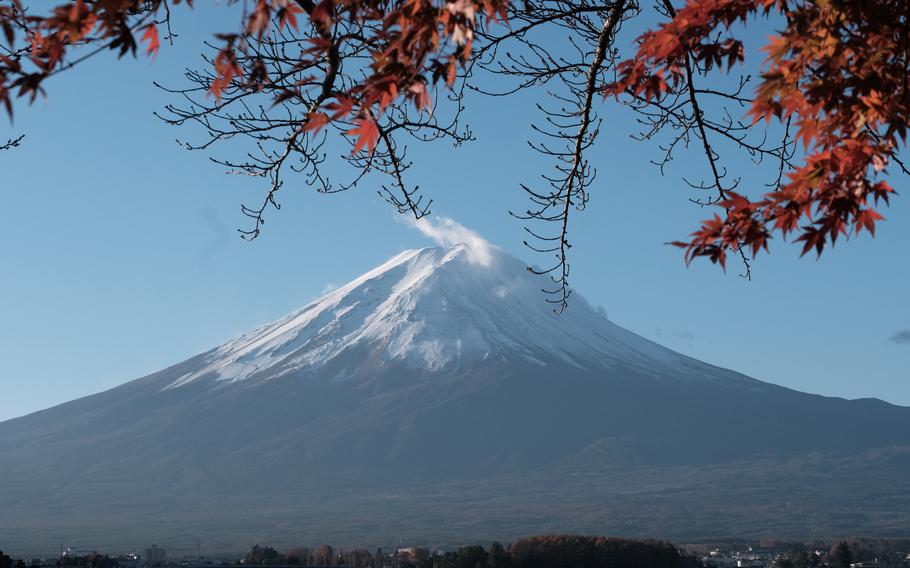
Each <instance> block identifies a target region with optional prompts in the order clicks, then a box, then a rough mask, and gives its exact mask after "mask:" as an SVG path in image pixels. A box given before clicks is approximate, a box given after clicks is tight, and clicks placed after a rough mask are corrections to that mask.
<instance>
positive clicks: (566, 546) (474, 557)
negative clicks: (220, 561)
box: [244, 535, 701, 568]
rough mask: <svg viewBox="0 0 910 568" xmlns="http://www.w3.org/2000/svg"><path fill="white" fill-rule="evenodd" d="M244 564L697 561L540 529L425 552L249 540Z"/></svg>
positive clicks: (487, 566) (671, 566)
mask: <svg viewBox="0 0 910 568" xmlns="http://www.w3.org/2000/svg"><path fill="white" fill-rule="evenodd" d="M244 564H247V565H257V566H269V565H291V566H293V565H302V566H349V567H353V568H368V567H369V568H381V567H383V566H411V567H414V568H695V567H700V566H701V562H700V561H699V560H698V559H697V558H695V557H693V556H690V555H688V554H686V553H684V552H682V551H680V550H679V549H678V548H676V547H675V546H673V545H672V544H670V543H666V542H662V541H654V540H630V539H623V538H606V537H591V536H578V535H545V536H535V537H529V538H523V539H520V540H517V541H516V542H514V543H512V544H511V545H502V544H500V543H497V542H494V543H493V544H492V545H490V546H489V547H488V548H485V547H483V546H481V545H471V546H463V547H460V548H458V549H457V550H453V551H449V552H445V553H437V554H430V552H429V551H428V550H426V549H421V548H412V549H402V550H399V551H397V552H395V553H392V554H383V553H382V551H381V550H378V551H377V552H376V554H371V553H370V552H369V551H367V550H363V549H351V550H338V551H336V550H334V549H332V547H331V546H327V545H321V546H319V547H317V548H315V549H313V550H310V549H308V548H295V549H290V550H287V551H285V552H283V553H279V552H278V551H277V550H275V549H273V548H271V547H268V546H258V545H257V546H254V547H253V548H252V549H251V550H250V552H249V553H248V554H247V555H246V558H245V559H244Z"/></svg>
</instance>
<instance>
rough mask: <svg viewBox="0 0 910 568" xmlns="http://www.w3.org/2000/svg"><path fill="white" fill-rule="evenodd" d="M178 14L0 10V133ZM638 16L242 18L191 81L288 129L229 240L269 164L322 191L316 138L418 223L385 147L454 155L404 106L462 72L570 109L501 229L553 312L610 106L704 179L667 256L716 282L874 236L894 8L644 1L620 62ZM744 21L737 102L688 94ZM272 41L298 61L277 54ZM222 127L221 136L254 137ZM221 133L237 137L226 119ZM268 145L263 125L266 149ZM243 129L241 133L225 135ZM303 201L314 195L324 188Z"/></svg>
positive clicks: (130, 8)
mask: <svg viewBox="0 0 910 568" xmlns="http://www.w3.org/2000/svg"><path fill="white" fill-rule="evenodd" d="M179 3H180V0H171V1H169V0H141V1H140V0H74V1H70V2H65V3H63V4H61V5H59V6H57V7H55V8H53V9H52V10H50V11H49V12H47V13H40V14H39V13H36V12H35V11H34V10H35V9H37V6H27V5H25V4H24V0H12V1H9V2H4V3H3V4H0V28H2V32H3V37H4V41H5V44H3V45H2V46H0V47H2V49H0V103H2V104H3V106H4V107H5V109H6V111H7V113H9V114H10V115H12V113H13V103H14V101H15V100H16V98H18V97H21V98H24V99H26V100H34V99H35V97H36V96H38V95H42V94H44V93H45V91H46V88H45V84H46V82H47V79H48V78H49V77H51V76H53V75H54V74H56V73H58V72H60V71H62V70H65V69H68V68H70V67H72V66H73V65H75V64H77V63H78V62H79V61H81V60H82V59H84V58H86V57H90V56H92V55H94V54H95V53H100V52H102V51H107V50H114V51H115V52H116V53H117V54H118V55H120V56H123V55H125V54H135V53H137V52H138V51H141V52H143V53H145V54H147V55H148V56H151V57H154V56H155V54H156V53H157V52H158V51H159V49H161V46H162V40H163V39H164V38H170V32H169V31H168V30H169V25H170V17H171V9H172V8H174V7H175V6H172V5H171V4H173V5H177V4H179ZM186 4H189V5H191V0H186ZM180 8H182V9H184V10H186V9H188V8H185V7H180ZM640 10H641V8H640V7H639V6H638V5H637V4H636V3H634V2H627V1H625V0H612V1H609V2H603V3H596V2H589V1H588V0H582V1H579V2H574V3H562V2H546V1H541V0H524V1H522V2H509V1H508V0H391V1H389V0H320V1H318V2H315V1H314V0H255V1H254V2H253V3H251V4H250V6H249V9H248V10H246V11H245V15H244V20H243V21H242V22H240V25H239V26H238V30H236V31H234V32H226V33H224V34H221V35H219V36H218V38H217V39H218V42H219V43H218V46H219V47H218V48H217V52H216V53H215V54H214V55H213V56H212V57H211V58H210V63H211V66H212V69H211V70H210V72H209V73H207V74H199V75H197V76H196V78H197V80H198V82H199V84H200V85H203V86H204V87H205V89H204V90H207V92H208V94H209V97H210V98H211V100H212V101H214V102H215V106H217V108H218V109H219V110H220V109H221V108H222V107H223V106H228V105H229V104H230V103H231V102H233V101H236V100H239V99H241V98H242V97H244V96H246V95H247V94H251V93H253V94H255V93H259V94H266V95H268V96H269V97H271V100H272V104H273V106H275V107H282V108H285V109H287V110H288V115H289V116H291V120H287V119H282V120H283V122H281V123H280V125H279V126H280V128H281V129H282V132H283V133H282V134H281V135H280V136H279V135H275V136H274V137H273V138H266V140H267V141H270V142H276V143H277V145H278V146H279V147H280V148H279V149H278V150H275V151H274V152H272V151H268V152H265V153H264V156H263V157H262V158H260V159H259V161H258V162H252V163H247V164H240V166H239V167H240V168H241V169H246V170H247V171H248V172H251V173H254V174H255V175H260V176H263V177H268V178H269V179H270V180H271V185H270V191H269V193H268V196H267V198H266V199H265V201H264V203H263V206H262V207H261V208H254V209H246V208H245V212H246V213H247V214H248V215H250V216H251V217H253V218H255V220H256V226H255V229H254V230H252V231H249V232H247V234H248V235H252V236H253V237H255V236H256V235H257V234H258V232H259V227H260V225H261V223H262V222H263V219H262V211H263V209H264V208H265V206H266V205H269V204H272V205H275V206H277V203H276V202H275V201H274V194H275V192H276V191H277V190H278V188H280V187H281V184H282V180H281V173H280V172H281V171H282V165H283V164H284V162H285V159H286V158H287V157H288V156H289V155H291V154H293V153H297V154H300V155H301V156H302V158H301V159H302V160H303V162H304V165H303V166H301V167H300V170H301V171H306V172H308V182H309V183H313V184H317V185H318V184H319V183H323V184H324V181H323V177H322V176H321V174H320V173H319V172H318V167H317V166H318V163H319V159H318V158H317V157H316V155H317V153H316V152H315V151H312V150H311V148H312V147H311V146H310V145H309V144H311V143H312V141H313V140H316V138H315V137H316V136H319V135H324V133H325V131H326V130H327V129H328V128H329V127H334V128H336V129H337V130H338V131H339V132H340V133H341V134H342V136H344V137H345V138H347V139H349V140H350V141H351V152H352V155H356V156H359V157H356V158H353V159H352V160H353V161H352V163H354V164H355V165H356V167H358V168H361V169H363V170H364V171H367V170H370V169H371V168H373V169H375V168H379V169H380V170H381V171H382V172H383V173H385V174H387V175H389V176H391V177H392V178H393V179H394V184H393V185H394V187H393V188H391V189H385V191H386V193H387V194H388V196H389V200H390V201H392V202H393V204H394V205H396V207H398V209H399V210H400V211H403V212H407V211H409V212H410V213H412V214H414V215H415V216H417V217H419V216H421V215H423V214H426V212H427V206H426V204H425V203H424V204H422V203H421V202H419V201H417V200H416V199H415V198H414V195H415V191H416V188H410V187H409V186H408V185H407V183H406V182H405V181H404V176H403V174H404V171H405V170H406V169H407V162H406V160H405V159H404V158H403V156H402V155H401V154H402V152H401V149H400V147H399V144H398V143H397V142H396V138H395V136H397V135H398V133H397V132H396V131H398V130H403V131H406V132H410V133H411V134H413V135H415V137H416V138H418V139H419V140H423V139H426V137H423V136H424V135H422V134H419V133H420V132H430V133H432V136H436V135H437V134H438V135H440V136H442V135H450V136H452V137H453V138H454V140H455V142H456V143H460V142H461V141H463V140H467V139H469V138H470V136H469V135H467V134H454V132H453V131H448V130H447V129H448V128H449V126H447V125H442V126H440V125H439V124H436V123H433V122H430V121H425V122H421V121H420V120H415V119H414V118H413V116H412V115H409V114H408V111H407V107H410V108H411V109H413V111H415V112H417V113H419V114H420V116H423V117H427V116H435V115H434V113H436V112H437V109H436V108H434V104H439V103H437V102H436V101H438V100H439V93H440V92H448V93H450V94H452V95H454V96H453V97H451V98H453V100H455V101H456V102H455V103H454V104H455V105H457V107H458V109H459V110H460V108H461V107H460V105H461V100H462V99H461V93H462V92H463V89H464V87H465V85H467V86H468V87H469V88H470V87H473V88H475V90H478V91H483V90H484V89H483V85H480V86H479V87H478V83H476V81H477V80H476V78H475V77H476V76H477V71H478V70H479V69H486V70H488V71H489V72H490V73H492V74H495V75H500V76H505V77H507V78H512V79H515V80H516V81H517V84H518V86H517V87H516V88H515V90H516V91H517V90H519V89H528V88H541V89H543V88H545V86H546V85H549V84H550V83H551V82H552V80H553V79H554V78H558V79H561V80H562V81H563V84H564V85H565V86H566V90H567V93H568V94H567V95H565V98H563V99H560V100H561V101H562V102H564V103H568V104H569V105H570V106H571V108H570V109H569V110H565V109H562V110H560V111H551V114H548V115H546V117H547V120H548V122H549V124H550V125H551V127H553V128H555V130H556V132H555V133H547V136H551V137H552V138H555V139H556V140H558V141H560V142H561V143H564V146H565V149H562V150H560V149H557V150H553V149H551V147H550V146H547V145H539V147H538V149H539V150H540V151H541V153H542V154H544V155H545V156H546V157H547V158H550V159H553V160H554V161H555V168H556V172H557V173H556V174H554V175H552V176H550V175H549V174H548V175H547V176H545V178H544V179H546V180H548V182H549V188H548V189H546V190H538V189H534V188H526V190H527V191H528V194H529V197H530V200H531V202H532V207H531V208H529V209H528V210H527V212H526V213H525V214H519V215H517V216H519V217H521V218H523V219H528V220H530V221H531V222H546V223H555V225H556V227H557V229H556V230H555V232H554V233H552V234H542V233H540V232H539V231H537V230H536V229H532V228H529V233H530V234H531V235H532V236H533V237H534V238H535V239H536V242H538V243H541V244H538V245H533V244H531V245H529V246H531V247H532V248H534V249H535V250H539V251H541V252H544V253H547V254H553V255H555V256H556V258H557V264H556V265H555V266H553V267H552V268H548V269H546V270H544V272H547V273H550V274H551V276H552V277H553V281H554V283H555V286H556V290H554V291H553V292H554V294H556V296H557V298H556V300H554V302H555V303H558V304H559V305H560V307H564V305H565V300H566V298H567V297H568V293H569V289H568V263H567V262H566V255H567V251H568V249H569V247H570V245H569V241H568V237H567V234H568V226H569V223H568V221H569V215H570V211H571V210H575V209H580V208H583V206H584V204H585V203H586V201H587V187H588V186H589V184H590V183H591V182H592V181H593V178H594V175H593V174H594V170H593V166H592V165H591V164H590V163H589V161H588V158H587V155H588V154H589V152H588V149H589V147H590V146H591V145H592V144H593V143H594V140H595V138H596V137H597V133H598V132H599V128H598V125H599V122H598V119H597V118H596V109H595V107H596V106H598V105H605V104H609V102H610V101H612V100H618V101H620V102H622V103H624V104H626V105H628V106H629V107H631V108H632V109H633V110H635V111H636V112H638V113H641V114H642V116H644V117H646V120H645V122H646V123H647V124H649V125H651V126H650V127H649V128H650V131H647V132H645V133H643V135H642V136H641V138H644V139H650V138H651V137H652V136H653V135H654V133H655V132H657V131H659V130H661V129H664V128H666V127H667V125H671V126H672V127H673V128H676V129H677V130H681V131H682V134H680V135H678V136H677V138H676V139H675V141H674V142H673V143H672V144H670V145H669V146H668V147H669V148H670V149H671V150H672V149H673V148H674V147H675V146H676V143H677V142H678V141H679V140H684V141H685V143H686V144H688V142H689V140H696V141H697V144H696V146H700V147H702V148H703V150H704V157H705V160H706V172H707V174H706V179H707V181H706V182H704V183H702V184H699V185H698V188H700V189H704V190H709V191H710V192H711V197H709V198H707V199H702V200H699V201H700V202H702V203H706V204H710V205H713V206H716V208H717V209H716V214H714V215H712V216H711V218H710V219H708V220H706V221H705V222H703V223H702V224H701V226H700V227H699V228H698V229H697V230H696V231H695V232H693V233H692V234H691V236H690V238H688V239H686V240H681V241H677V242H675V243H674V244H675V245H677V246H679V247H682V248H683V249H685V254H686V259H687V261H691V260H692V259H694V258H697V257H707V258H709V259H710V260H711V261H713V262H716V263H719V264H720V265H722V266H726V262H727V258H728V256H729V255H730V254H731V253H733V254H735V255H736V256H738V257H740V258H741V259H742V261H743V262H744V263H745V266H746V272H747V273H748V268H749V261H750V260H751V259H752V258H753V257H754V256H755V255H756V254H757V253H759V252H760V251H762V250H768V247H769V241H770V240H771V239H772V238H773V237H774V236H775V235H779V236H781V237H784V238H790V239H792V240H795V241H797V242H800V243H802V252H803V254H805V253H806V252H809V251H816V252H817V253H818V254H821V252H822V251H823V250H824V248H825V246H826V245H828V244H834V243H835V242H836V241H837V239H838V238H847V237H849V236H851V235H854V234H859V233H861V232H863V231H867V232H869V233H871V234H874V232H875V228H876V223H877V222H878V221H881V220H882V219H883V216H882V215H881V213H880V212H879V211H878V210H877V209H876V207H878V206H880V204H882V203H885V204H887V203H888V200H889V198H890V197H891V196H892V195H893V194H894V189H893V188H892V186H891V185H889V183H888V181H887V178H888V175H889V174H890V173H892V172H894V171H895V170H902V171H904V172H905V173H906V170H905V168H904V166H903V163H902V162H901V161H900V158H899V156H898V151H899V150H901V149H902V148H903V146H904V144H905V141H906V131H907V113H908V104H910V94H908V80H910V79H908V77H910V69H908V66H910V63H908V62H910V53H908V51H910V21H908V5H907V2H906V1H898V0H882V1H878V2H855V1H848V0H815V1H796V0H789V1H788V0H687V1H686V2H685V3H680V5H678V6H675V5H674V4H673V3H672V2H670V0H664V1H662V2H658V10H659V12H660V14H661V15H662V17H663V22H662V23H660V24H659V25H657V26H656V27H655V28H653V29H651V30H650V31H647V32H646V33H644V34H643V35H641V36H640V37H639V38H638V39H637V43H635V45H636V47H635V48H634V49H633V50H632V51H631V52H629V53H625V54H623V53H621V50H620V49H619V48H617V47H616V46H617V45H619V43H618V42H617V41H616V37H617V35H618V34H619V33H620V30H621V27H622V23H623V22H624V21H626V20H628V19H630V18H633V17H636V16H638V14H639V13H640ZM759 20H766V21H768V22H771V23H772V28H773V29H775V30H776V31H774V32H773V34H772V35H771V36H770V37H769V38H768V39H767V43H766V45H765V46H764V47H763V51H764V55H763V57H764V58H765V61H764V64H763V65H762V67H761V74H760V77H759V78H758V80H757V82H756V83H755V84H754V86H752V84H751V83H750V84H748V85H747V84H746V83H747V81H746V80H743V81H742V83H741V85H740V89H738V90H734V91H733V92H726V93H725V92H721V90H720V89H713V88H711V87H710V85H709V87H705V86H703V85H702V84H701V83H699V82H705V81H711V80H712V79H711V78H712V76H714V75H712V74H717V73H723V74H728V73H731V72H733V73H735V72H736V69H737V68H738V67H739V66H741V65H742V64H743V63H744V61H745V58H746V55H747V54H746V46H745V44H744V42H743V41H741V40H740V39H738V38H737V32H738V31H740V32H741V31H742V30H744V29H749V26H753V25H755V23H756V22H757V21H759ZM546 26H559V27H558V29H559V30H560V34H563V33H564V32H566V31H568V33H569V43H567V44H566V45H562V46H538V45H536V44H535V43H534V41H533V40H530V39H528V37H530V36H529V35H528V34H531V33H533V32H535V31H536V30H538V29H543V28H545V27H546ZM563 35H564V34H563ZM563 35H559V34H556V35H554V36H552V37H563ZM292 41H294V42H297V43H299V44H300V45H302V46H303V47H302V48H301V49H300V50H299V51H294V52H288V51H287V50H286V46H287V45H289V44H290V43H291V42H292ZM551 41H555V40H552V39H551ZM509 42H511V43H509ZM507 45H512V46H515V47H517V48H520V49H522V50H524V51H523V54H522V55H515V54H514V53H512V52H510V51H508V50H507V49H506V47H505V46H507ZM568 46H573V48H577V51H578V53H579V55H578V58H579V59H580V62H574V61H572V62H567V60H566V59H565V58H559V57H556V56H552V55H550V54H549V51H553V52H558V51H559V50H560V49H567V47H568ZM579 46H581V47H579ZM551 47H552V49H551ZM276 60H277V61H278V62H279V63H280V64H279V63H276ZM289 77H293V80H289V79H288V78H289ZM696 83H698V84H696ZM547 88H549V87H547ZM743 88H745V90H742V89H743ZM511 92H514V91H511ZM499 94H508V92H506V93H499ZM706 97H719V98H720V100H721V101H727V102H734V103H738V104H740V105H741V107H742V113H741V114H742V115H743V117H742V122H740V121H739V119H730V120H727V121H724V120H715V119H712V118H711V116H709V115H710V112H711V109H713V108H715V107H716V104H715V105H713V106H712V105H709V104H705V103H703V102H702V101H703V100H704V99H705V98H706ZM213 108H214V107H213ZM212 112H214V111H212ZM263 113H264V114H263V117H265V111H263ZM212 116H215V117H218V116H223V115H217V114H209V115H206V116H204V117H202V118H200V117H199V116H193V115H189V114H179V115H178V116H177V118H175V119H173V121H172V122H173V123H175V124H183V123H184V122H186V121H188V120H197V121H198V122H200V123H202V124H205V125H207V127H209V128H210V124H211V123H210V119H211V118H212ZM239 116H240V117H241V120H240V121H239V123H240V124H244V121H246V122H247V123H249V124H251V125H252V124H254V123H255V120H267V117H265V118H261V119H259V118H255V117H252V118H251V117H248V116H246V115H243V114H242V113H241V115H239ZM230 120H231V121H232V124H236V123H238V120H237V119H236V117H232V118H230ZM453 124H454V123H453ZM273 127H274V124H272V123H269V129H268V131H269V132H271V131H272V128H273ZM770 127H776V128H777V130H778V131H779V132H781V133H782V137H781V139H780V142H779V143H777V144H775V145H773V146H770V147H769V146H768V145H767V144H766V142H765V141H764V140H763V141H762V142H760V143H755V144H753V143H752V142H749V141H747V139H746V134H747V133H748V132H750V131H751V130H752V129H756V128H765V129H768V128H770ZM257 128H258V129H259V131H257V130H256V129H257ZM263 129H264V127H262V126H261V125H257V126H256V127H255V128H254V127H253V126H250V127H249V128H248V129H247V131H245V132H244V133H246V134H251V133H257V134H258V132H261V131H262V130H263ZM767 131H768V130H766V132H767ZM440 133H441V134H440ZM230 134H236V132H234V131H231V132H230ZM432 136H427V137H432ZM216 138H218V136H216ZM254 139H256V140H258V142H257V144H260V143H261V141H262V140H263V138H262V136H261V135H260V137H259V138H258V139H257V138H255V137H254ZM718 142H727V143H732V144H733V146H734V147H738V148H740V149H741V150H743V151H745V152H748V153H749V154H750V155H753V156H756V155H757V156H760V157H768V158H771V159H774V160H775V161H777V162H778V164H779V165H778V167H777V171H778V176H777V179H776V181H775V182H774V183H772V184H770V189H762V188H761V187H759V188H740V187H738V186H737V185H736V184H735V183H731V182H730V181H728V180H727V179H726V178H725V176H724V173H723V172H724V170H723V167H722V166H721V164H720V154H719V152H718V150H717V146H716V144H717V143H718ZM532 146H533V144H532ZM669 152H670V150H668V151H667V156H668V158H669ZM358 179H359V178H358ZM323 189H325V190H326V191H330V190H329V189H328V186H327V185H324V186H323Z"/></svg>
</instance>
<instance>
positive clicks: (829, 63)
mask: <svg viewBox="0 0 910 568" xmlns="http://www.w3.org/2000/svg"><path fill="white" fill-rule="evenodd" d="M906 8H907V4H906V2H903V1H882V2H849V1H836V0H826V1H816V2H787V1H784V0H690V1H689V2H688V3H687V4H686V5H685V6H684V7H683V8H681V9H680V10H679V11H678V12H677V13H676V15H675V17H674V18H673V19H672V20H671V21H670V22H667V23H665V24H663V25H662V26H660V28H658V29H656V30H653V31H649V32H647V33H645V34H644V35H642V36H641V38H640V40H639V45H638V50H637V53H636V54H635V56H634V57H633V58H631V59H629V60H626V61H623V62H622V63H620V64H619V65H618V67H617V71H618V78H617V80H616V81H615V82H613V83H610V84H608V85H607V86H606V87H605V92H606V93H607V94H610V95H615V96H621V95H623V94H631V95H632V96H638V97H642V98H644V99H646V100H652V99H655V98H657V97H660V96H662V95H664V94H665V93H667V92H672V91H674V90H676V89H679V88H681V85H682V84H683V83H684V82H685V81H686V73H685V68H686V65H687V61H688V60H691V61H692V62H694V63H695V64H701V65H702V66H703V67H705V68H711V67H712V66H717V67H722V66H726V67H727V68H730V67H732V66H734V65H736V64H738V63H741V62H742V61H743V46H742V43H741V42H740V41H738V40H736V39H735V38H732V37H724V38H721V36H722V35H723V33H729V29H730V27H731V26H733V25H734V24H735V23H744V24H745V23H748V21H749V19H750V18H752V17H755V16H756V15H768V14H769V13H770V14H774V15H777V16H780V17H781V19H782V21H784V22H786V25H785V27H784V29H783V30H781V31H780V32H778V33H777V34H776V35H775V36H773V37H771V38H770V39H769V42H768V44H767V46H766V47H765V48H764V51H765V52H766V53H767V60H766V62H765V68H764V69H763V72H762V74H761V82H760V83H759V85H758V86H757V88H756V92H755V97H754V99H753V100H752V101H751V106H750V108H749V111H748V116H749V118H750V120H751V121H752V122H753V123H759V122H762V121H764V122H771V121H779V122H781V123H786V124H787V125H788V126H789V125H792V126H793V127H794V128H795V133H794V139H795V141H796V142H798V143H801V146H802V151H803V157H802V163H800V164H795V165H794V167H793V168H792V169H790V170H789V171H787V172H785V179H784V181H783V182H782V183H780V184H779V187H777V188H775V190H774V191H771V192H768V193H765V194H764V195H762V196H760V197H758V198H755V199H750V198H748V197H746V196H745V195H742V194H740V193H737V192H734V191H732V190H723V189H721V195H720V198H719V199H718V200H717V201H716V204H717V205H718V206H720V207H722V208H723V209H724V210H725V211H724V213H723V214H719V215H715V216H714V217H713V218H711V219H709V220H707V221H705V222H704V223H703V224H702V225H701V227H700V228H699V229H698V230H697V231H695V232H694V233H693V234H692V238H691V239H690V240H689V241H686V242H676V243H674V244H676V245H677V246H680V247H683V248H684V249H685V250H686V258H687V261H691V260H692V259H693V258H696V257H701V256H704V257H708V258H710V259H711V261H713V262H716V263H720V264H721V265H724V264H725V259H726V256H727V253H728V252H729V251H731V250H734V251H741V250H742V249H748V250H749V252H750V254H751V255H753V256H754V255H755V254H756V253H757V252H759V251H761V250H767V249H768V241H769V240H770V239H771V238H772V236H773V234H774V233H780V234H781V235H782V236H784V237H787V236H790V235H795V240H796V241H798V242H802V243H803V251H802V252H803V254H805V253H807V252H809V251H811V250H815V251H816V252H817V253H818V254H821V253H822V251H823V250H824V248H825V246H826V243H830V244H834V243H835V242H836V241H837V239H838V237H839V236H844V237H848V236H849V235H850V234H851V233H854V234H859V233H860V232H862V231H864V230H865V231H868V232H869V233H871V234H873V235H874V233H875V224H876V221H880V220H882V219H883V216H882V215H881V214H880V213H879V212H878V211H876V209H875V205H876V204H878V203H879V202H885V203H887V202H888V199H889V196H890V195H891V194H893V193H894V189H893V188H892V187H891V185H889V183H888V182H887V181H886V180H885V179H881V178H882V176H884V175H885V174H886V173H887V166H888V165H889V162H891V161H895V160H897V157H896V156H895V151H896V150H897V149H898V148H900V147H901V146H902V145H904V143H905V142H906V131H907V119H908V111H910V107H908V104H910V94H908V87H910V85H908V76H910V75H908V73H910V68H908V65H910V57H908V56H910V41H908V38H910V21H908V18H907V16H906ZM899 14H902V15H899ZM722 32H723V33H722ZM898 164H899V165H900V167H901V169H903V165H902V164H900V162H898Z"/></svg>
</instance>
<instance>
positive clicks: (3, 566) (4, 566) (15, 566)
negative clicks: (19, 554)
mask: <svg viewBox="0 0 910 568" xmlns="http://www.w3.org/2000/svg"><path fill="white" fill-rule="evenodd" d="M0 568H25V562H23V561H21V560H16V561H15V562H14V561H13V559H12V558H10V557H9V556H7V555H6V554H3V551H2V550H0Z"/></svg>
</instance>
